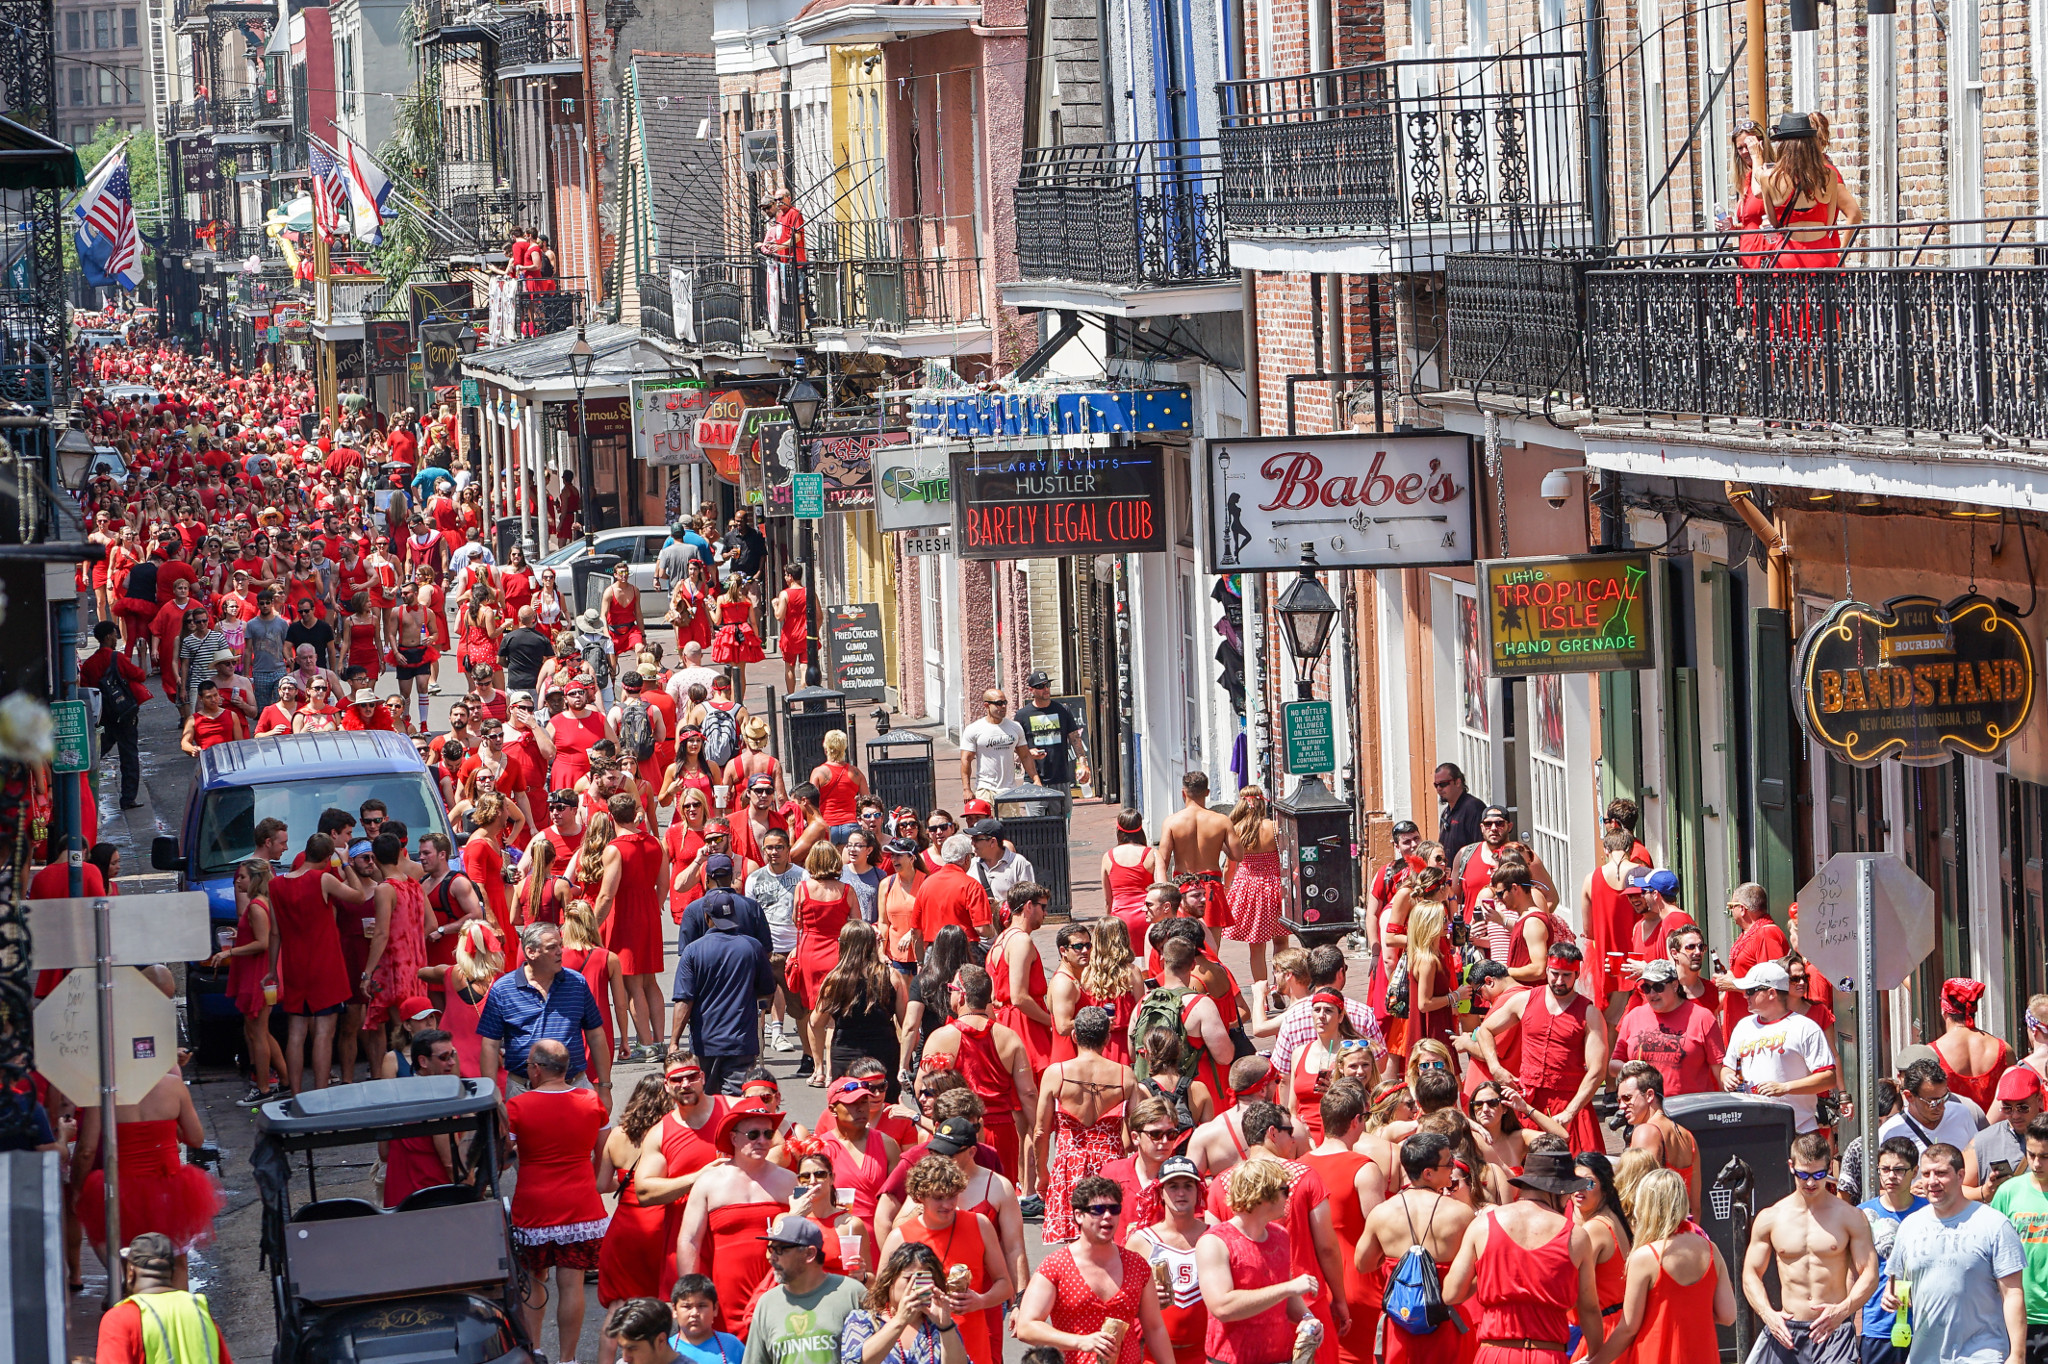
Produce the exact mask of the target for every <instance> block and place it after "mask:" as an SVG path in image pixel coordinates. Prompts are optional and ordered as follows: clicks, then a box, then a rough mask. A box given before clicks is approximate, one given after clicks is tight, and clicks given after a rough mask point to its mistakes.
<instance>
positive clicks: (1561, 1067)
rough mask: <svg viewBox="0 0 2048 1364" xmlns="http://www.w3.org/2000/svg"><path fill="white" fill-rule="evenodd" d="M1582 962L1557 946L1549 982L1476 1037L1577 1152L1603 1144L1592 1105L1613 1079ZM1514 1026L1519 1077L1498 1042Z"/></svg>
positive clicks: (1488, 1058)
mask: <svg viewBox="0 0 2048 1364" xmlns="http://www.w3.org/2000/svg"><path fill="white" fill-rule="evenodd" d="M1580 960H1581V957H1580V953H1579V949H1578V948H1577V946H1575V945H1574V944H1572V943H1554V944H1552V945H1551V948H1550V955H1549V957H1548V958H1547V959H1546V962H1545V965H1546V967H1547V970H1546V971H1545V973H1544V988H1543V989H1541V990H1525V991H1523V992H1522V993H1521V994H1519V995H1516V996H1515V997H1513V998H1512V999H1510V1000H1508V1001H1507V1003H1505V1004H1503V1005H1502V1006H1501V1007H1500V1008H1499V1009H1498V1010H1496V1011H1494V1012H1492V1013H1489V1014H1488V1015H1487V1016H1486V1021H1485V1022H1484V1023H1481V1024H1480V1025H1479V1031H1478V1032H1477V1033H1476V1034H1475V1037H1476V1039H1477V1041H1478V1043H1479V1050H1480V1055H1481V1056H1482V1057H1483V1058H1484V1059H1485V1062H1486V1068H1487V1073H1488V1074H1490V1075H1491V1076H1493V1078H1494V1079H1495V1080H1497V1081H1499V1082H1501V1083H1502V1084H1515V1085H1519V1086H1520V1087H1521V1090H1522V1095H1523V1097H1524V1098H1526V1099H1528V1101H1529V1102H1530V1103H1531V1104H1533V1105H1535V1106H1536V1107H1537V1108H1540V1109H1542V1110H1543V1111H1544V1112H1545V1113H1548V1114H1550V1116H1552V1117H1554V1118H1556V1119H1557V1120H1558V1121H1559V1122H1560V1123H1562V1124H1564V1126H1565V1127H1566V1129H1568V1130H1569V1131H1570V1133H1571V1139H1572V1149H1573V1150H1574V1151H1598V1150H1601V1149H1603V1143H1602V1141H1601V1136H1600V1124H1599V1123H1598V1122H1597V1121H1596V1120H1595V1119H1594V1117H1593V1110H1592V1107H1591V1105H1592V1102H1593V1093H1594V1091H1595V1090H1597V1089H1599V1088H1600V1085H1601V1083H1602V1082H1603V1081H1605V1080H1606V1078H1607V1056H1608V1047H1609V1044H1608V1032H1607V1020H1606V1019H1605V1018H1603V1017H1601V1015H1600V1013H1599V1011H1598V1010H1596V1009H1594V1008H1593V1007H1592V1002H1591V1001H1590V1000H1588V999H1587V998H1586V997H1585V996H1584V995H1582V994H1580V993H1579V992H1578V982H1579V965H1580ZM1514 1024H1519V1025H1520V1026H1521V1037H1522V1066H1521V1073H1520V1074H1519V1075H1515V1074H1510V1073H1509V1071H1508V1068H1507V1067H1506V1066H1504V1065H1502V1064H1501V1061H1500V1053H1499V1050H1498V1047H1497V1045H1496V1043H1495V1041H1494V1039H1495V1038H1496V1037H1497V1036H1498V1035H1499V1034H1501V1033H1503V1032H1505V1031H1506V1030H1507V1028H1508V1027H1510V1026H1511V1025H1514ZM1594 1311H1595V1312H1596V1313H1597V1312H1598V1311H1599V1308H1597V1307H1595V1308H1594Z"/></svg>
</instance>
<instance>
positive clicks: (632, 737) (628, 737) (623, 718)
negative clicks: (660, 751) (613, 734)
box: [619, 701, 654, 763]
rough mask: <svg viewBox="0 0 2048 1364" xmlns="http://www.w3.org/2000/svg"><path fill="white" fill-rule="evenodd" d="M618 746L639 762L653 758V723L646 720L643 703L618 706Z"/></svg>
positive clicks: (629, 702)
mask: <svg viewBox="0 0 2048 1364" xmlns="http://www.w3.org/2000/svg"><path fill="white" fill-rule="evenodd" d="M619 744H620V746H621V747H622V748H624V749H625V750H626V751H627V752H629V753H631V754H632V755H633V756H634V758H636V759H637V760H639V761H640V762H643V763H644V762H646V761H647V760H648V759H649V758H651V757H653V756H654V723H653V721H651V720H649V719H648V718H647V703H646V702H645V701H623V702H621V703H620V704H619Z"/></svg>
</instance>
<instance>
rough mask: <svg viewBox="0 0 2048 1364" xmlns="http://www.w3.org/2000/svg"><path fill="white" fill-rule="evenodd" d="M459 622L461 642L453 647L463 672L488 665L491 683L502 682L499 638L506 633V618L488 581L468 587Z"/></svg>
mask: <svg viewBox="0 0 2048 1364" xmlns="http://www.w3.org/2000/svg"><path fill="white" fill-rule="evenodd" d="M461 625H462V644H461V647H460V648H458V649H457V650H456V658H457V661H458V662H460V663H461V664H462V669H463V671H464V672H468V671H469V670H470V669H471V668H477V667H483V668H489V669H490V670H491V677H492V680H493V683H494V684H496V683H500V682H502V681H503V673H502V672H501V671H500V670H499V667H498V640H499V638H500V637H501V636H502V635H503V634H504V633H505V617H504V615H503V614H502V613H501V612H500V611H499V610H498V607H497V596H496V595H495V594H494V593H493V592H492V591H491V587H490V584H489V583H478V584H477V585H476V586H474V587H472V588H470V589H469V600H468V601H467V602H465V603H463V607H462V621H461Z"/></svg>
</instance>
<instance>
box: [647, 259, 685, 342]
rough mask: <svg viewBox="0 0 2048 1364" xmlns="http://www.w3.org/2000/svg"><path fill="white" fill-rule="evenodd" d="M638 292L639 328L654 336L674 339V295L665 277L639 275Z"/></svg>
mask: <svg viewBox="0 0 2048 1364" xmlns="http://www.w3.org/2000/svg"><path fill="white" fill-rule="evenodd" d="M639 292H640V328H641V330H642V331H650V332H653V333H654V334H655V335H656V336H665V337H667V338H668V339H669V340H671V341H673V340H675V338H676V305H675V295H674V293H673V292H672V291H671V290H670V288H669V282H668V279H667V277H665V276H662V275H642V276H640V279H639Z"/></svg>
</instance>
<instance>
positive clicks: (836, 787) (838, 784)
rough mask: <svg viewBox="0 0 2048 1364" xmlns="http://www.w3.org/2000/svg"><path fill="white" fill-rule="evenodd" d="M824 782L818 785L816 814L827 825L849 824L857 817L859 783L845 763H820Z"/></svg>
mask: <svg viewBox="0 0 2048 1364" xmlns="http://www.w3.org/2000/svg"><path fill="white" fill-rule="evenodd" d="M820 766H821V767H822V768H823V769H824V771H825V774H826V776H825V780H824V781H822V782H820V783H818V813H819V814H821V815H823V816H824V817H825V822H826V823H827V824H851V823H853V822H854V820H855V819H856V818H857V817H858V815H859V810H858V807H857V805H856V802H857V801H859V799H860V783H859V782H858V781H856V780H855V779H854V775H853V769H852V768H851V767H849V766H847V765H846V764H845V763H822V764H820Z"/></svg>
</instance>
